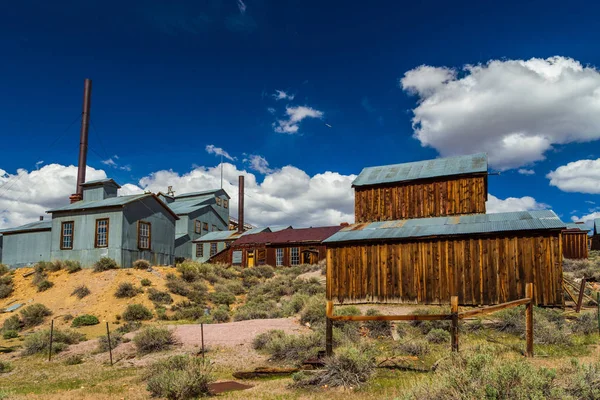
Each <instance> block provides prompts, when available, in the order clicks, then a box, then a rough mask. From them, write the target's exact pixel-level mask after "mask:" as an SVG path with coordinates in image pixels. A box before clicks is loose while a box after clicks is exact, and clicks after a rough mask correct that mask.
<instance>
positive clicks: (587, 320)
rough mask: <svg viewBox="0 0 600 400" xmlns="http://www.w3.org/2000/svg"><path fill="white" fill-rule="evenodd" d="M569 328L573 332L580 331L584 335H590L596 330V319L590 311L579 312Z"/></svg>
mask: <svg viewBox="0 0 600 400" xmlns="http://www.w3.org/2000/svg"><path fill="white" fill-rule="evenodd" d="M571 330H572V331H573V332H574V333H582V334H584V335H591V334H592V333H595V332H596V331H597V330H598V321H597V320H596V317H595V316H594V314H592V313H583V314H581V315H580V316H579V317H578V318H577V319H576V320H575V322H574V323H573V325H572V326H571Z"/></svg>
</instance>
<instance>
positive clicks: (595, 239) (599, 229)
mask: <svg viewBox="0 0 600 400" xmlns="http://www.w3.org/2000/svg"><path fill="white" fill-rule="evenodd" d="M590 241H591V244H590V249H591V250H600V218H596V219H595V220H594V230H593V234H592V238H591V240H590Z"/></svg>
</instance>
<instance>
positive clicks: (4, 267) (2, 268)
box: [0, 264, 10, 276]
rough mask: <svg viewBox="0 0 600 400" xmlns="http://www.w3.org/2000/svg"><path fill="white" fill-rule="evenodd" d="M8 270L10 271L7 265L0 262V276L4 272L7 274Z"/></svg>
mask: <svg viewBox="0 0 600 400" xmlns="http://www.w3.org/2000/svg"><path fill="white" fill-rule="evenodd" d="M9 271H10V269H9V268H8V265H6V264H0V276H2V275H4V274H8V272H9Z"/></svg>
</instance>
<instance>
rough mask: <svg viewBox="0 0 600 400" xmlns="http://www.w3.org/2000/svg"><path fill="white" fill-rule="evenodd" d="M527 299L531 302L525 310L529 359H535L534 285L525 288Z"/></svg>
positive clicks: (530, 284) (527, 354)
mask: <svg viewBox="0 0 600 400" xmlns="http://www.w3.org/2000/svg"><path fill="white" fill-rule="evenodd" d="M525 297H527V298H529V299H530V301H529V303H527V308H526V309H525V339H526V341H527V351H526V356H527V357H533V302H534V298H533V283H528V284H527V285H526V286H525Z"/></svg>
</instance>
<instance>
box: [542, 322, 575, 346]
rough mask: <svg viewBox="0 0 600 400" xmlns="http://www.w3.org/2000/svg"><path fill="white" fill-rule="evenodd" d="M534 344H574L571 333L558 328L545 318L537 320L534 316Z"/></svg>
mask: <svg viewBox="0 0 600 400" xmlns="http://www.w3.org/2000/svg"><path fill="white" fill-rule="evenodd" d="M533 325H534V327H535V328H534V329H533V342H534V343H536V344H554V345H562V346H569V345H571V344H572V343H573V341H572V339H571V332H569V331H568V330H567V329H566V328H564V327H558V326H557V325H556V324H554V323H552V322H550V321H548V320H547V319H545V318H535V315H534V322H533Z"/></svg>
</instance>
